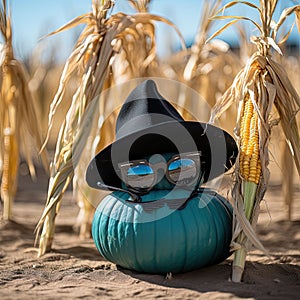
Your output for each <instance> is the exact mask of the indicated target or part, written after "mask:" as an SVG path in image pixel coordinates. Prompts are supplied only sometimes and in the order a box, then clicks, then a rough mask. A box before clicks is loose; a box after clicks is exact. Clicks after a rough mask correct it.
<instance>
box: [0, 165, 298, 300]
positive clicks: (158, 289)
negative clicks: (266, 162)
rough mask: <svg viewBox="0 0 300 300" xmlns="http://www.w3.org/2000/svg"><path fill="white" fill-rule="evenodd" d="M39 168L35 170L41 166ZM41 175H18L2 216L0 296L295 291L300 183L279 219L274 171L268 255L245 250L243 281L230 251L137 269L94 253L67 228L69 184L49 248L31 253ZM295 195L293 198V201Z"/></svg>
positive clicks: (264, 212) (227, 295)
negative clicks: (7, 217)
mask: <svg viewBox="0 0 300 300" xmlns="http://www.w3.org/2000/svg"><path fill="white" fill-rule="evenodd" d="M39 172H40V171H39ZM46 190H47V178H46V176H45V175H44V174H43V173H42V172H40V174H38V181H37V182H36V183H32V182H31V180H30V179H29V177H28V176H24V175H23V176H20V179H19V189H18V193H17V197H16V201H15V204H14V207H13V213H14V222H9V223H7V222H4V221H2V222H1V223H0V299H2V300H4V299H95V298H96V299H122V300H124V299H172V300H175V299H180V300H181V299H259V300H263V299H272V300H273V299H280V300H282V299H299V295H300V231H299V229H300V202H299V198H300V188H299V186H297V185H296V186H295V195H294V197H295V203H294V207H293V218H292V221H285V215H286V214H285V211H284V206H283V200H282V193H281V185H280V178H279V179H278V178H277V179H276V178H275V179H274V178H273V179H272V180H271V185H270V187H269V190H268V192H267V195H266V197H265V200H266V201H265V202H263V203H262V205H261V214H260V217H259V224H258V227H257V232H258V234H259V237H260V239H261V241H262V242H263V244H264V246H265V247H266V248H267V249H268V250H269V251H270V254H271V256H272V259H269V258H268V257H267V256H265V255H264V254H262V253H261V252H259V251H252V252H250V254H249V255H248V261H247V263H246V270H245V274H244V279H243V282H242V283H240V284H236V283H232V282H230V280H229V278H230V273H231V261H232V257H230V258H229V259H227V260H226V261H224V262H223V263H221V264H219V265H215V266H211V267H206V268H203V269H200V270H196V271H193V272H188V273H184V274H175V275H173V276H169V277H166V276H162V275H149V274H139V273H137V272H133V271H130V270H126V269H123V268H120V267H118V266H116V265H114V264H113V263H111V262H109V261H107V260H105V259H104V258H103V257H101V256H100V254H99V253H98V251H97V250H96V247H95V245H94V243H93V240H92V239H87V240H81V239H79V237H78V235H77V234H76V233H75V232H74V231H73V225H74V223H75V219H76V216H77V212H78V208H77V205H76V203H75V201H74V200H73V199H72V192H71V191H68V192H67V193H66V196H65V197H64V199H63V204H62V207H61V211H60V213H59V215H58V218H57V223H56V224H57V227H56V234H55V238H54V243H53V250H52V251H51V252H50V253H47V254H46V255H44V256H43V257H41V258H37V252H36V249H35V248H34V247H33V244H34V238H35V236H34V233H33V231H34V228H35V225H36V224H37V222H38V219H39V217H40V216H41V213H42V210H43V207H44V202H45V199H46ZM297 202H298V203H297Z"/></svg>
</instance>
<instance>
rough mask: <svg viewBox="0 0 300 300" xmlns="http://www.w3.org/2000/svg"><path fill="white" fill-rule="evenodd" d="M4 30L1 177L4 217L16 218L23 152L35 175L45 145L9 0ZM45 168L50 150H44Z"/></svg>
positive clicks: (1, 21) (2, 17)
mask: <svg viewBox="0 0 300 300" xmlns="http://www.w3.org/2000/svg"><path fill="white" fill-rule="evenodd" d="M0 30H1V35H2V37H3V40H4V45H1V48H0V90H1V91H0V93H1V98H0V178H1V199H2V201H3V204H4V205H3V217H4V219H6V220H11V219H12V216H13V214H12V202H13V200H14V197H15V193H16V190H17V179H18V168H19V160H20V155H21V154H22V155H23V156H24V158H25V160H26V161H27V164H28V167H29V171H30V173H31V176H32V177H33V178H34V177H35V168H34V164H33V147H32V144H34V145H35V146H36V152H38V151H39V150H40V148H41V146H42V137H41V131H40V128H41V127H40V126H38V125H37V124H39V121H40V117H39V108H38V106H37V101H36V99H35V95H34V94H33V92H32V91H31V90H30V89H29V86H28V83H29V76H28V73H27V71H26V69H25V67H24V65H23V64H22V62H20V61H18V60H16V59H15V57H14V53H13V47H12V27H11V19H10V17H9V16H8V15H7V9H6V1H2V6H1V8H0ZM41 158H42V162H43V164H44V167H45V169H46V170H47V168H48V162H47V153H46V151H42V152H41Z"/></svg>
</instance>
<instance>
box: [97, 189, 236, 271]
mask: <svg viewBox="0 0 300 300" xmlns="http://www.w3.org/2000/svg"><path fill="white" fill-rule="evenodd" d="M185 193H186V191H184V190H182V191H178V190H177V191H176V197H177V198H178V195H180V199H186V198H187V197H186V195H185ZM151 197H152V198H154V199H163V200H157V201H153V202H148V201H150V200H151V199H150V198H149V199H147V195H145V197H144V196H143V203H135V202H132V201H128V200H130V196H129V195H128V194H127V193H125V192H113V193H111V194H110V195H108V196H106V197H105V198H104V199H103V200H102V202H101V203H100V204H99V206H98V207H97V210H96V212H95V215H94V219H93V224H92V236H93V239H94V242H95V245H96V247H97V249H98V250H99V252H100V254H101V255H102V256H103V257H104V258H106V259H107V260H109V261H111V262H113V263H115V264H117V265H119V266H121V267H123V268H128V269H132V270H136V271H139V272H146V273H156V274H159V273H168V272H172V273H180V272H187V271H191V270H194V269H198V268H201V267H204V266H207V265H212V264H216V263H219V262H221V261H223V260H225V259H226V258H227V257H228V256H229V255H230V250H229V246H230V241H231V234H232V207H231V205H230V204H229V202H228V201H227V200H226V199H225V198H223V197H222V196H221V195H219V194H217V193H215V192H213V191H211V190H208V189H201V190H200V193H199V194H198V195H196V196H194V197H193V198H191V199H189V200H188V201H186V202H180V201H181V200H180V199H178V200H174V195H172V193H169V191H168V192H167V191H166V190H153V191H151Z"/></svg>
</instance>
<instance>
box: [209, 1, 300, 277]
mask: <svg viewBox="0 0 300 300" xmlns="http://www.w3.org/2000/svg"><path fill="white" fill-rule="evenodd" d="M238 3H241V4H245V5H247V6H250V7H252V8H255V9H256V10H257V11H258V13H259V16H260V20H261V25H259V24H257V23H256V22H254V21H253V20H251V19H249V18H247V17H240V16H239V17H237V16H215V17H214V18H215V19H233V20H232V21H230V22H229V23H228V24H226V25H225V26H224V27H223V28H222V29H221V30H219V31H218V32H217V33H216V34H214V35H213V36H212V37H214V36H216V35H217V34H218V33H220V32H222V30H224V29H225V28H227V27H228V26H229V25H231V24H234V23H235V22H236V21H238V20H241V19H242V20H248V21H251V22H252V23H253V24H254V25H255V26H256V28H257V29H258V31H259V32H260V36H258V37H254V38H252V42H253V43H255V44H256V46H257V51H256V52H255V53H254V54H253V55H252V57H251V58H250V59H249V61H248V63H247V65H246V66H245V67H244V68H243V69H242V70H241V71H240V72H239V74H238V75H237V76H236V78H235V80H234V82H233V84H232V86H231V87H230V88H229V89H228V90H227V92H226V93H225V94H224V95H223V97H222V99H221V100H220V101H219V102H218V103H217V104H216V105H215V107H214V108H213V111H212V115H211V122H213V121H214V120H215V119H216V118H218V117H219V116H220V115H221V114H222V113H223V112H224V111H225V110H226V109H227V108H228V107H229V106H230V105H231V104H232V103H233V102H234V101H235V102H237V103H238V106H239V109H238V118H237V124H236V136H237V138H238V144H239V149H240V153H239V160H238V163H237V164H236V171H235V172H236V182H235V186H234V189H233V197H234V200H235V222H234V228H233V239H232V248H233V250H234V251H235V253H234V261H233V272H232V280H233V281H234V282H239V281H241V278H242V274H243V271H244V264H245V260H246V255H247V251H248V250H249V248H250V246H251V245H252V244H253V245H255V246H256V247H258V248H259V249H261V250H263V251H265V250H264V248H263V246H262V244H261V243H260V242H259V240H258V239H257V237H256V235H255V225H256V222H257V218H258V214H259V205H260V202H261V200H262V199H263V197H264V194H265V192H266V189H267V186H268V179H269V170H268V164H269V153H268V144H269V139H270V133H271V129H272V126H273V125H275V124H277V123H278V120H274V119H273V120H272V113H273V110H274V109H276V110H277V113H278V115H279V121H280V123H281V126H282V129H283V132H284V134H285V138H286V140H287V141H288V144H289V146H290V150H291V153H292V156H293V158H294V161H295V163H296V166H297V169H298V172H299V174H300V139H299V129H298V126H297V122H296V118H295V115H296V113H297V112H298V111H299V108H300V98H299V96H298V94H297V92H296V90H295V89H294V88H293V86H292V84H291V82H290V81H289V79H288V75H287V74H286V72H285V70H284V68H283V67H282V66H281V65H280V64H278V63H277V62H275V61H274V60H273V58H272V51H271V50H272V49H273V50H276V51H277V52H279V53H280V54H281V50H280V48H279V46H278V44H280V42H278V43H276V38H277V33H278V29H279V28H280V26H281V25H282V23H283V22H284V20H285V19H286V18H287V17H288V16H289V15H290V14H291V13H292V12H295V13H296V14H297V16H298V17H299V12H300V6H294V7H292V8H288V9H285V10H284V11H283V12H282V14H281V16H280V19H279V21H278V22H277V23H275V22H274V21H273V20H272V17H273V14H274V11H275V8H276V5H277V1H276V0H272V1H270V0H261V1H260V6H256V5H254V4H252V3H249V2H247V1H233V2H230V3H228V4H226V5H225V6H224V7H223V8H222V10H220V11H219V13H220V12H221V11H222V12H224V10H225V9H227V8H229V7H231V6H233V5H236V4H238ZM298 22H299V18H298ZM284 40H285V39H284ZM284 40H283V41H284ZM283 41H281V42H283Z"/></svg>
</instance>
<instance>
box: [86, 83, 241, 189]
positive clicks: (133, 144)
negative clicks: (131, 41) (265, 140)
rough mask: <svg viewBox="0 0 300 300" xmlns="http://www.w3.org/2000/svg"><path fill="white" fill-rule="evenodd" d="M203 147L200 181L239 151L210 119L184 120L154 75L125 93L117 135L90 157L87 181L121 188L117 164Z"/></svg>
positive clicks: (228, 165)
mask: <svg viewBox="0 0 300 300" xmlns="http://www.w3.org/2000/svg"><path fill="white" fill-rule="evenodd" d="M193 151H198V152H200V153H201V168H203V170H202V171H203V172H204V182H207V181H209V180H211V179H213V178H215V177H217V176H219V175H221V174H223V173H224V172H226V171H228V170H229V169H230V168H231V167H232V166H233V165H234V163H235V159H236V157H237V154H238V149H237V145H236V143H235V141H234V139H233V137H232V136H231V135H230V134H228V133H227V132H226V131H224V130H222V129H220V128H218V127H215V126H213V125H210V124H207V123H201V122H195V121H185V120H184V119H183V118H182V117H181V116H180V114H179V113H178V112H177V110H176V109H175V108H174V107H173V106H172V105H171V104H170V103H169V102H168V101H167V100H166V99H164V98H163V97H162V96H161V95H160V93H159V92H158V90H157V87H156V85H155V82H154V81H153V80H146V81H144V82H143V83H141V84H140V85H138V86H137V87H136V88H135V89H134V90H133V91H132V92H131V93H130V95H129V96H128V98H127V99H126V101H125V102H124V104H123V106H122V107H121V110H120V113H119V115H118V118H117V123H116V140H115V141H114V142H113V143H112V144H110V145H109V146H107V147H106V148H104V149H103V150H102V151H100V152H99V153H98V154H97V155H96V156H95V157H94V159H93V160H92V161H91V162H90V164H89V166H88V168H87V172H86V180H87V183H88V184H89V185H90V186H91V187H94V188H98V189H103V188H105V186H109V187H115V188H121V186H122V181H121V179H120V174H119V170H118V164H119V163H124V162H127V161H130V160H137V159H142V158H145V157H147V156H151V155H154V154H164V153H175V154H177V153H178V154H180V153H185V152H193Z"/></svg>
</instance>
